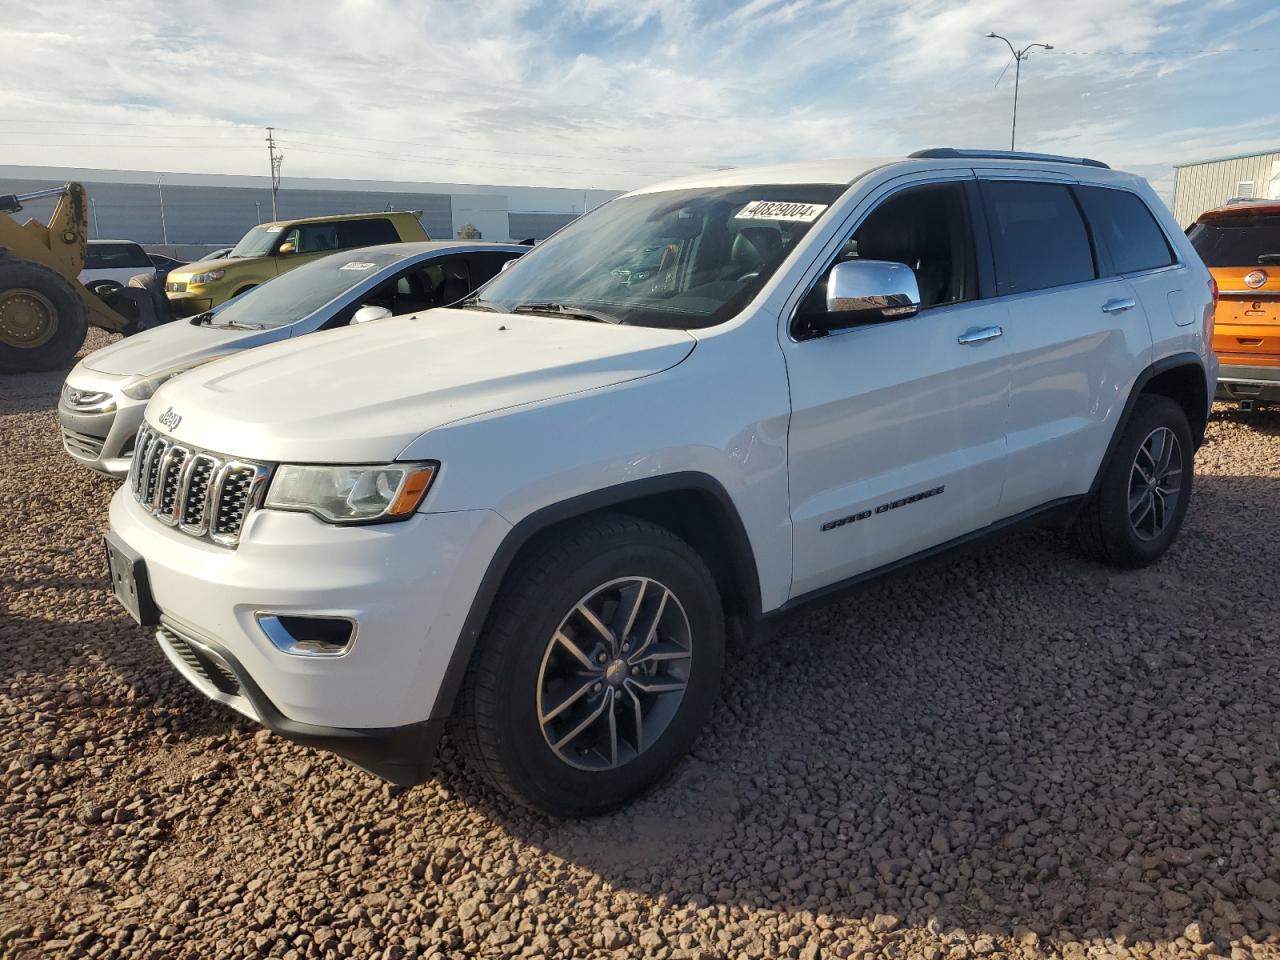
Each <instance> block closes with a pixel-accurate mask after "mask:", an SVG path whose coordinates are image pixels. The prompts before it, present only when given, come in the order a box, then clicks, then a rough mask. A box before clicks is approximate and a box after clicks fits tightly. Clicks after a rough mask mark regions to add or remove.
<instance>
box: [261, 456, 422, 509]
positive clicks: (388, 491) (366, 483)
mask: <svg viewBox="0 0 1280 960" xmlns="http://www.w3.org/2000/svg"><path fill="white" fill-rule="evenodd" d="M438 468H439V464H436V463H386V464H380V465H374V466H367V465H361V466H350V467H313V466H299V465H296V464H290V463H285V464H281V465H280V466H279V467H277V468H276V471H275V476H274V477H272V479H271V486H270V487H269V488H268V489H267V498H266V501H265V502H264V504H263V505H264V506H266V507H268V508H272V509H275V510H301V511H305V512H307V513H314V514H315V515H316V516H317V517H319V518H320V519H322V520H327V521H329V522H330V523H373V522H377V521H382V520H406V519H408V518H409V517H411V516H413V512H414V511H415V510H417V509H418V504H420V503H421V502H422V498H423V497H425V496H426V495H427V489H428V488H429V487H430V486H431V481H432V479H433V478H434V477H435V475H436V470H437V469H438Z"/></svg>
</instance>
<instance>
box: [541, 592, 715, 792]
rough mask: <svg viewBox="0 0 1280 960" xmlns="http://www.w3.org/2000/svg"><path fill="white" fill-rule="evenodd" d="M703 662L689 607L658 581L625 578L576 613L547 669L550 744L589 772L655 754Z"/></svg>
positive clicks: (559, 633) (554, 645)
mask: <svg viewBox="0 0 1280 960" xmlns="http://www.w3.org/2000/svg"><path fill="white" fill-rule="evenodd" d="M692 662H693V642H692V635H691V631H690V628H689V618H688V616H686V614H685V611H684V607H683V606H682V605H681V603H680V600H679V598H677V597H676V595H675V594H674V593H673V592H672V591H671V590H670V589H668V588H667V587H665V586H664V585H662V584H661V583H659V582H658V581H657V580H653V579H651V578H648V577H623V578H620V579H617V580H612V581H610V582H609V583H605V584H602V585H601V586H599V587H596V588H595V589H594V590H592V591H591V592H590V593H589V594H587V595H586V596H585V597H583V598H582V599H581V600H579V601H578V602H577V603H576V604H574V606H573V608H572V609H571V610H570V611H569V613H568V614H567V615H566V616H565V617H564V619H563V620H561V622H560V625H559V627H557V628H556V630H555V632H554V633H553V634H552V635H551V637H550V639H549V640H548V641H547V646H546V650H545V652H544V653H543V656H542V665H541V667H540V668H539V670H538V688H537V711H538V724H539V726H540V727H541V728H542V736H543V738H544V739H545V740H546V742H547V745H548V746H549V747H550V748H551V749H552V751H553V752H554V753H555V754H556V756H557V757H559V758H560V759H561V760H563V761H564V762H565V763H567V764H569V765H570V766H572V767H576V768H577V769H579V770H592V771H599V770H613V769H615V768H617V767H620V766H622V765H623V764H625V763H628V762H630V761H631V760H634V759H635V758H636V757H638V756H639V755H640V754H642V753H643V752H644V751H645V750H646V749H648V748H649V747H650V746H652V745H653V744H654V743H655V742H656V741H657V739H658V738H659V737H660V736H661V735H662V733H663V731H664V730H666V728H667V726H668V725H669V724H670V723H671V720H672V718H673V717H674V716H675V714H676V712H677V710H678V709H679V707H680V703H681V701H682V700H683V699H684V694H685V690H686V688H687V687H688V683H689V671H690V667H691V666H692Z"/></svg>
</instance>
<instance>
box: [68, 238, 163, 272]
mask: <svg viewBox="0 0 1280 960" xmlns="http://www.w3.org/2000/svg"><path fill="white" fill-rule="evenodd" d="M84 266H85V269H86V270H116V269H121V268H125V267H141V268H143V269H144V270H145V269H146V268H147V267H150V266H153V264H152V263H151V260H150V259H149V258H148V257H147V255H146V253H145V252H143V249H142V248H141V247H140V246H138V245H137V244H136V243H90V244H87V245H86V246H85V249H84Z"/></svg>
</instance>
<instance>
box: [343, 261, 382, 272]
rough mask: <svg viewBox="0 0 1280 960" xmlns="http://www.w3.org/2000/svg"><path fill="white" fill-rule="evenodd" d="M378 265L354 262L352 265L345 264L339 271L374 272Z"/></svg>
mask: <svg viewBox="0 0 1280 960" xmlns="http://www.w3.org/2000/svg"><path fill="white" fill-rule="evenodd" d="M376 266H377V264H376V263H369V262H368V261H367V260H352V261H351V262H350V263H344V264H343V265H342V266H340V267H339V268H338V269H339V270H372V269H373V268H374V267H376Z"/></svg>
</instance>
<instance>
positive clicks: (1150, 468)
mask: <svg viewBox="0 0 1280 960" xmlns="http://www.w3.org/2000/svg"><path fill="white" fill-rule="evenodd" d="M1181 495H1182V447H1181V445H1180V444H1179V443H1178V437H1177V435H1176V434H1174V432H1173V431H1172V430H1170V429H1169V428H1168V427H1156V429H1154V430H1152V431H1151V432H1150V433H1149V434H1147V438H1146V439H1145V440H1143V441H1142V444H1141V445H1140V446H1139V447H1138V453H1137V455H1136V456H1135V457H1134V460H1133V467H1132V468H1131V469H1130V471H1129V525H1130V526H1131V527H1132V528H1133V532H1134V534H1135V535H1136V536H1137V537H1138V539H1140V540H1154V539H1156V538H1157V537H1159V536H1160V534H1161V533H1163V532H1164V530H1165V528H1166V527H1167V526H1168V525H1169V522H1170V521H1171V520H1172V518H1173V516H1174V513H1175V511H1176V510H1177V507H1178V499H1179V497H1181Z"/></svg>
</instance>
